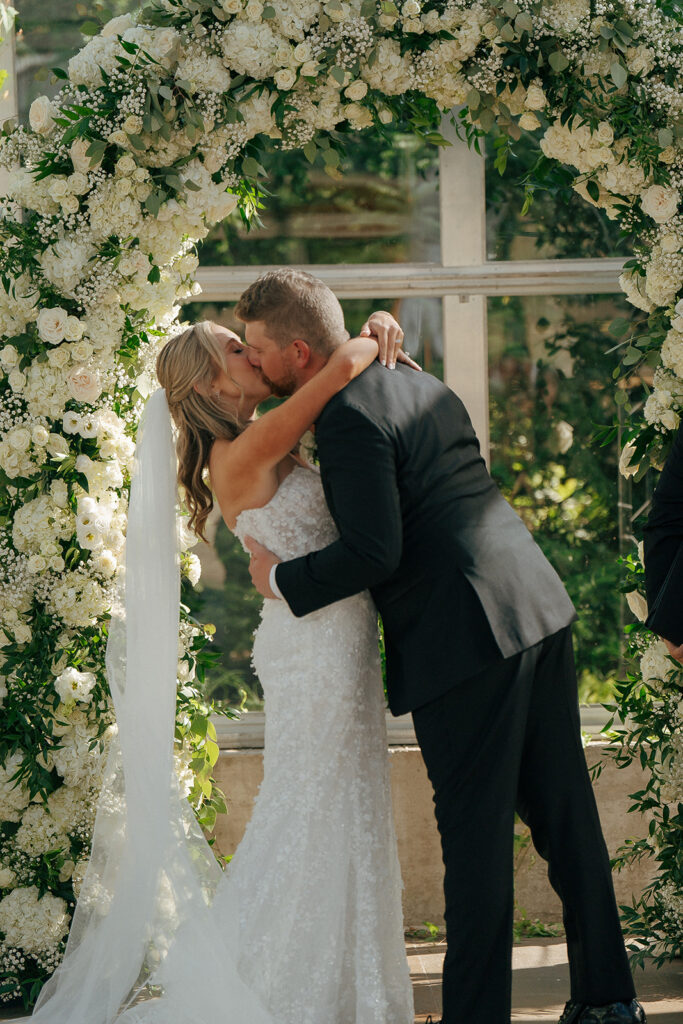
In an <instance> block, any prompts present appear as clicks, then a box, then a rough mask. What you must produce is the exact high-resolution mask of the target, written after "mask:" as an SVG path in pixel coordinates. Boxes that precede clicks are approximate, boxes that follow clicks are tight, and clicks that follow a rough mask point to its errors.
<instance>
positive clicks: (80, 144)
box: [69, 139, 100, 174]
mask: <svg viewBox="0 0 683 1024" xmlns="http://www.w3.org/2000/svg"><path fill="white" fill-rule="evenodd" d="M89 148H90V142H88V141H87V140H86V139H76V140H75V142H72V143H71V146H70V147H69V155H70V157H71V163H72V164H73V168H74V171H78V172H79V173H81V174H87V173H88V171H90V170H92V168H91V166H90V157H89V156H86V155H85V154H86V151H87V150H88V149H89ZM99 162H100V161H97V163H96V164H93V167H96V166H97V165H98V164H99Z"/></svg>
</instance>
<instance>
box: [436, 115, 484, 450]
mask: <svg viewBox="0 0 683 1024" xmlns="http://www.w3.org/2000/svg"><path fill="white" fill-rule="evenodd" d="M442 130H443V133H444V135H445V137H446V138H448V140H449V141H450V142H451V143H452V145H450V146H448V147H445V148H443V149H442V150H441V152H440V154H439V197H440V205H441V263H442V264H443V266H444V267H463V266H470V267H472V266H481V265H483V264H484V263H485V262H486V194H485V188H484V159H483V157H481V156H479V155H478V154H477V153H476V152H474V150H470V149H469V148H468V146H467V145H466V143H464V142H462V141H461V140H460V139H458V137H457V136H456V134H455V131H454V130H453V127H452V126H450V125H448V124H447V123H446V122H444V125H443V128H442ZM487 330H488V328H487V321H486V296H485V295H473V294H466V293H463V294H460V295H444V298H443V331H444V380H445V382H446V384H448V386H449V387H450V388H452V389H453V391H455V392H456V394H457V395H459V397H460V398H461V399H462V401H463V402H464V404H465V408H466V409H467V411H468V412H469V414H470V417H471V418H472V423H473V424H474V429H475V430H476V432H477V437H478V438H479V442H480V444H481V450H482V454H483V455H484V458H485V459H486V460H487V461H488V454H489V388H488V334H487Z"/></svg>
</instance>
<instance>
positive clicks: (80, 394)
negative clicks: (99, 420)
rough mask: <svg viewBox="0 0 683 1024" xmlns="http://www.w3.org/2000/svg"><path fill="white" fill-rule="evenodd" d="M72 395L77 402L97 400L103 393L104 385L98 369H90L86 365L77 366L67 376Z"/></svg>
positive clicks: (91, 402)
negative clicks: (101, 382)
mask: <svg viewBox="0 0 683 1024" xmlns="http://www.w3.org/2000/svg"><path fill="white" fill-rule="evenodd" d="M67 383H68V385H69V392H70V394H71V397H72V398H74V399H75V400H76V401H77V402H88V403H89V404H90V405H92V404H93V402H96V401H97V399H98V398H99V397H100V395H101V394H102V385H101V384H100V378H99V375H98V373H97V371H96V370H88V369H87V367H85V366H75V367H74V368H73V370H71V372H70V373H69V376H68V377H67Z"/></svg>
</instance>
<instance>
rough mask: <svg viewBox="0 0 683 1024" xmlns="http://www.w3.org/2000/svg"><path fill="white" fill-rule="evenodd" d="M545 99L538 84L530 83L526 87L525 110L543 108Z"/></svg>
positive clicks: (545, 102)
mask: <svg viewBox="0 0 683 1024" xmlns="http://www.w3.org/2000/svg"><path fill="white" fill-rule="evenodd" d="M547 102H548V101H547V99H546V96H545V93H544V92H543V89H541V87H540V85H530V86H529V88H528V89H527V94H526V100H525V101H524V103H525V106H526V108H527V110H543V108H544V107H545V106H546V104H547Z"/></svg>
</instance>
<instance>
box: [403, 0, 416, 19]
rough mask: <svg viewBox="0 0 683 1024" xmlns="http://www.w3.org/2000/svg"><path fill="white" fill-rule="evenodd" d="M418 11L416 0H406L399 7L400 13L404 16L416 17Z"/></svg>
mask: <svg viewBox="0 0 683 1024" xmlns="http://www.w3.org/2000/svg"><path fill="white" fill-rule="evenodd" d="M419 13H420V5H419V3H418V2H417V0H406V2H405V3H404V4H403V7H402V8H401V14H402V15H403V17H404V18H416V17H417V16H418V14H419Z"/></svg>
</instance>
